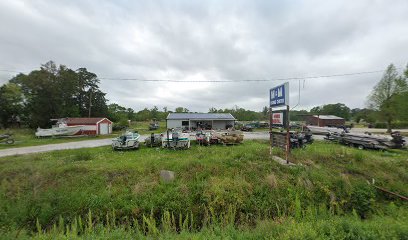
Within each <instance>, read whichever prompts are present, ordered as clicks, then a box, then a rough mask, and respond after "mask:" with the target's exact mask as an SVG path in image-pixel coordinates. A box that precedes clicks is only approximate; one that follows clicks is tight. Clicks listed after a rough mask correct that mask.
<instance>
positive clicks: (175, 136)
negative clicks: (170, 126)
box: [172, 132, 179, 142]
mask: <svg viewBox="0 0 408 240" xmlns="http://www.w3.org/2000/svg"><path fill="white" fill-rule="evenodd" d="M172 138H173V141H174V142H178V140H179V135H178V132H173V133H172Z"/></svg>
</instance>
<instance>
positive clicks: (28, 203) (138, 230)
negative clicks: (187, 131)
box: [0, 141, 408, 239]
mask: <svg viewBox="0 0 408 240" xmlns="http://www.w3.org/2000/svg"><path fill="white" fill-rule="evenodd" d="M276 154H278V155H282V153H281V152H276ZM292 160H293V162H295V163H297V164H298V166H294V167H287V166H281V165H279V164H278V163H276V162H274V161H272V160H270V157H269V149H268V145H267V142H262V141H246V142H244V144H242V145H238V146H231V147H223V146H211V147H199V146H193V147H192V148H191V149H190V150H186V151H171V150H164V149H155V148H152V149H150V148H142V149H140V150H138V151H126V152H113V151H112V150H111V149H110V147H101V148H92V149H80V150H64V151H55V152H49V153H42V154H33V155H24V156H13V157H4V158H0V183H1V185H0V235H3V236H7V237H9V238H14V237H16V236H17V237H20V238H28V237H36V238H38V239H55V238H66V239H74V238H76V237H85V238H104V239H125V238H127V239H132V238H136V237H143V238H174V237H178V238H182V239H208V238H216V239H217V238H218V239H225V238H228V237H229V238H232V239H237V238H241V239H248V238H252V239H259V238H263V237H266V238H270V239H305V238H308V239H316V238H324V239H327V238H332V239H333V238H335V239H338V238H343V239H357V238H360V239H385V238H394V239H402V238H404V237H405V238H406V236H408V218H407V216H408V205H407V203H406V202H402V200H400V199H398V198H395V197H393V196H390V195H386V194H384V193H382V192H378V191H376V190H375V189H374V188H373V187H372V185H369V184H368V183H367V182H368V181H370V182H371V181H372V179H375V182H376V184H377V185H378V186H382V187H384V188H386V189H389V190H391V191H394V192H397V193H400V194H402V195H405V196H407V195H408V188H407V185H408V171H407V170H408V153H407V152H406V151H390V152H378V151H367V150H358V149H353V148H348V147H343V146H339V145H336V144H331V143H323V142H316V143H314V144H313V145H311V146H308V148H306V149H305V150H295V151H293V154H292ZM162 169H166V170H171V171H174V172H175V173H176V179H175V181H173V182H171V183H165V182H162V181H161V180H160V177H159V172H160V170H162ZM383 226H386V227H383Z"/></svg>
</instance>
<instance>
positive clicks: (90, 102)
mask: <svg viewBox="0 0 408 240" xmlns="http://www.w3.org/2000/svg"><path fill="white" fill-rule="evenodd" d="M91 107H92V89H90V91H89V108H88V117H89V118H90V117H91Z"/></svg>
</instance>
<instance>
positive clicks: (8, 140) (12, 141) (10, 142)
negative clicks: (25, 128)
mask: <svg viewBox="0 0 408 240" xmlns="http://www.w3.org/2000/svg"><path fill="white" fill-rule="evenodd" d="M6 143H7V144H13V143H14V139H7V140H6Z"/></svg>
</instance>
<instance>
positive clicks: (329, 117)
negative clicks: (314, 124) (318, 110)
mask: <svg viewBox="0 0 408 240" xmlns="http://www.w3.org/2000/svg"><path fill="white" fill-rule="evenodd" d="M313 117H315V118H317V117H318V118H319V119H324V120H344V118H341V117H337V116H334V115H313Z"/></svg>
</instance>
